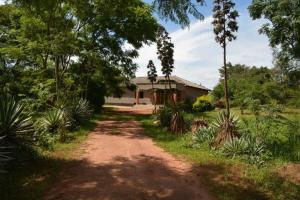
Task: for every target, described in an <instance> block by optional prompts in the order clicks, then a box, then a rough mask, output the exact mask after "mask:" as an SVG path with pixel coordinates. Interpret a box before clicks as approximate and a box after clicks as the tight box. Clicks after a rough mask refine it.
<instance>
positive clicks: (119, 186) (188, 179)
mask: <svg viewBox="0 0 300 200" xmlns="http://www.w3.org/2000/svg"><path fill="white" fill-rule="evenodd" d="M79 155H80V156H78V158H76V159H75V160H74V162H73V163H72V164H70V166H69V167H68V168H67V169H64V170H62V172H61V173H60V176H59V177H60V180H59V181H58V182H56V183H55V185H54V186H53V187H52V188H51V189H50V190H49V191H48V193H47V194H46V196H45V200H54V199H55V200H115V199H122V200H127V199H128V200H148V199H149V200H150V199H172V200H189V199H194V200H201V199H205V200H210V199H213V197H212V196H211V195H209V194H208V192H207V191H206V190H205V189H203V187H202V186H201V184H200V183H199V177H197V176H195V175H193V174H192V172H191V169H192V167H191V166H190V165H189V164H188V163H186V162H183V161H180V160H178V159H176V158H174V157H173V156H171V155H170V154H169V153H167V152H165V151H164V150H163V149H161V148H159V147H158V146H156V145H155V144H154V142H153V141H152V140H151V139H150V138H149V137H147V136H145V135H144V134H143V129H142V128H141V127H140V125H139V123H138V122H136V121H114V120H110V121H109V120H107V121H101V122H98V125H97V128H96V129H95V130H94V131H93V132H92V133H91V134H89V137H88V139H87V140H86V142H84V143H83V144H82V146H81V148H80V154H79Z"/></svg>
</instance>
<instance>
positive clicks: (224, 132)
mask: <svg viewBox="0 0 300 200" xmlns="http://www.w3.org/2000/svg"><path fill="white" fill-rule="evenodd" d="M238 122H239V118H238V117H236V116H234V115H233V114H230V115H229V116H228V117H227V116H226V113H225V112H221V113H220V114H219V116H218V117H217V119H216V120H215V121H214V122H213V126H214V128H215V129H216V130H218V135H217V137H216V139H215V141H214V147H216V148H218V147H220V146H221V145H222V144H223V143H225V142H227V141H231V140H233V139H234V138H235V137H238V136H239V135H240V134H239V132H238V126H237V125H238Z"/></svg>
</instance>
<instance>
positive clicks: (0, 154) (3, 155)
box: [0, 136, 12, 172]
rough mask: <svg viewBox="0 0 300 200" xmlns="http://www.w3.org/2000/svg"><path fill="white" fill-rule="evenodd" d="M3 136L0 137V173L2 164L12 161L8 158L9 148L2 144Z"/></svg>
mask: <svg viewBox="0 0 300 200" xmlns="http://www.w3.org/2000/svg"><path fill="white" fill-rule="evenodd" d="M4 138H5V136H2V137H0V172H2V167H3V166H4V164H5V163H6V162H8V161H10V160H11V159H12V157H10V156H9V154H10V152H9V149H10V148H9V147H7V146H6V145H5V143H4Z"/></svg>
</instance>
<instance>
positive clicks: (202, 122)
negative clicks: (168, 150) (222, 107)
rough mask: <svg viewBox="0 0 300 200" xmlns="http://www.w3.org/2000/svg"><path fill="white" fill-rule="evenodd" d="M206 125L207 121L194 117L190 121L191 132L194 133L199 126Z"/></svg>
mask: <svg viewBox="0 0 300 200" xmlns="http://www.w3.org/2000/svg"><path fill="white" fill-rule="evenodd" d="M206 127H208V122H207V120H205V119H204V118H200V119H194V120H193V122H192V133H196V132H197V131H198V130H199V129H201V128H206Z"/></svg>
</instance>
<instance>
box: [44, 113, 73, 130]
mask: <svg viewBox="0 0 300 200" xmlns="http://www.w3.org/2000/svg"><path fill="white" fill-rule="evenodd" d="M40 125H41V126H42V127H43V128H44V129H45V130H46V131H48V132H50V133H57V132H58V130H59V129H60V128H61V127H63V126H65V127H66V126H68V125H69V121H68V119H67V117H66V115H65V113H64V111H63V110H62V109H57V108H54V109H52V110H49V111H48V112H46V113H45V114H44V116H43V117H42V118H41V119H40Z"/></svg>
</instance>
